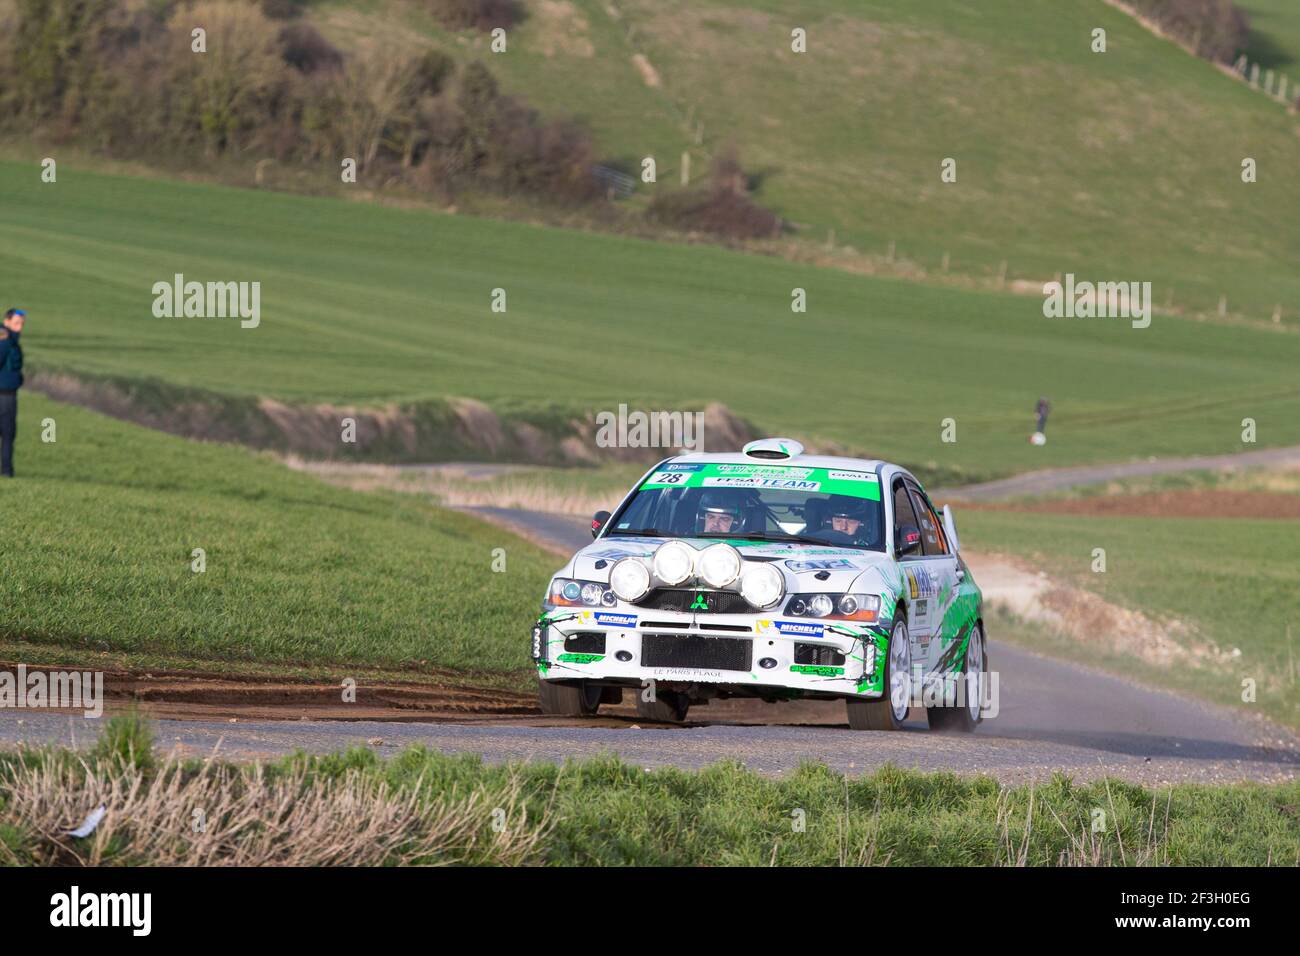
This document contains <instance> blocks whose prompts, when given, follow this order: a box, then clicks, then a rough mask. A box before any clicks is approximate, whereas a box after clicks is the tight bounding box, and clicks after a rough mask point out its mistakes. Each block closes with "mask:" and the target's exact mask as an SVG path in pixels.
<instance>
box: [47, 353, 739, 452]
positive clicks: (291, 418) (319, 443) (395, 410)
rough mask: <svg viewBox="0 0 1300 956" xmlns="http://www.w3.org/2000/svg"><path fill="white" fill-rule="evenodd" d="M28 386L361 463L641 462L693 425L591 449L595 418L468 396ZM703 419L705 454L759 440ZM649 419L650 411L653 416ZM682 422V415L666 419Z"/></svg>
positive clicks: (51, 377)
mask: <svg viewBox="0 0 1300 956" xmlns="http://www.w3.org/2000/svg"><path fill="white" fill-rule="evenodd" d="M28 385H29V387H31V388H32V389H34V390H36V391H38V392H41V393H42V394H44V395H48V396H49V397H50V398H53V399H56V400H58V401H62V402H69V403H71V404H75V405H81V406H83V407H85V408H89V409H91V410H93V411H97V412H101V413H103V414H105V415H111V416H112V417H114V418H120V419H123V420H125V421H129V422H134V423H135V424H137V425H144V426H146V427H148V428H154V429H157V430H159V431H164V432H168V433H170V434H173V435H179V436H182V437H184V438H193V439H198V440H200V441H221V442H233V443H237V444H242V445H248V446H250V447H253V448H259V449H265V450H269V451H277V452H281V453H283V454H288V455H296V456H299V457H301V458H304V459H308V460H326V461H334V460H345V461H346V460H350V461H369V462H439V461H491V462H514V463H520V464H538V465H584V464H594V463H597V462H602V463H603V462H610V461H616V462H617V461H626V462H642V461H644V462H647V463H653V462H654V461H656V460H658V459H659V458H662V457H663V456H664V455H666V454H669V453H671V452H673V451H677V450H680V449H677V448H674V447H672V446H671V445H669V444H667V442H668V441H669V439H670V436H671V438H683V439H684V440H685V441H686V442H687V443H690V442H693V441H694V440H695V438H696V435H695V429H694V427H690V428H686V429H682V428H679V429H677V430H676V431H670V430H665V431H664V432H663V435H662V436H661V438H660V440H659V444H658V445H656V446H655V447H620V446H618V445H613V446H609V445H603V444H600V443H598V436H599V434H600V428H599V426H598V424H597V419H596V414H597V413H596V411H594V410H589V409H573V410H569V411H557V410H554V409H548V410H539V411H538V412H536V413H530V412H511V413H503V412H500V411H497V410H495V409H493V408H491V407H489V406H488V405H486V404H484V403H483V402H480V401H477V400H475V399H470V398H454V397H453V398H445V399H427V400H422V401H417V402H407V403H401V404H397V403H394V404H387V405H382V406H376V407H362V406H355V405H335V404H327V403H317V404H295V403H289V402H282V401H277V400H275V399H271V398H266V397H258V396H239V395H224V394H221V393H217V392H210V391H205V390H203V389H195V388H186V387H182V386H176V385H171V384H168V383H164V382H158V381H146V380H135V379H127V378H115V377H107V376H103V377H94V376H86V375H81V374H75V375H74V374H72V373H69V372H39V373H36V374H33V375H32V376H31V377H30V379H29V381H28ZM698 411H701V412H702V413H703V416H704V417H703V447H704V448H706V449H708V448H739V447H740V446H741V445H743V444H744V443H745V442H747V441H750V440H752V439H754V438H756V437H759V436H758V432H757V431H756V430H755V428H754V427H753V426H752V425H751V424H750V423H749V422H747V421H745V420H744V419H742V418H741V417H740V416H738V415H736V414H735V413H733V412H732V411H731V410H730V409H728V408H727V407H726V406H725V405H722V404H721V403H718V402H714V403H712V404H710V405H707V406H705V407H704V408H703V409H699V410H698ZM656 414H657V413H656ZM671 414H673V415H676V416H678V418H679V419H684V417H685V416H686V415H687V414H688V410H681V411H680V412H674V413H671Z"/></svg>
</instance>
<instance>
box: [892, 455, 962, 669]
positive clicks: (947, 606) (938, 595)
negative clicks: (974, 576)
mask: <svg viewBox="0 0 1300 956" xmlns="http://www.w3.org/2000/svg"><path fill="white" fill-rule="evenodd" d="M905 484H906V485H907V490H908V492H909V494H910V496H911V499H912V507H913V508H914V510H915V513H916V518H917V524H918V527H919V528H920V529H921V558H920V561H919V563H918V566H917V568H916V570H915V572H914V573H915V575H916V578H917V588H916V590H917V591H918V592H919V598H918V599H917V601H918V602H920V601H924V603H925V618H926V624H927V640H926V657H925V661H924V666H925V671H926V673H929V672H930V671H933V670H934V669H935V668H936V667H942V668H943V669H945V670H949V669H951V668H950V667H949V664H950V663H951V662H950V661H949V660H948V659H947V657H945V655H948V656H951V655H950V654H949V651H950V650H951V649H952V644H953V641H954V640H955V639H956V638H957V637H958V635H959V634H960V632H961V627H960V623H961V622H960V620H959V618H960V615H959V614H956V613H954V611H955V609H956V606H957V599H958V597H959V594H960V589H959V587H958V585H959V584H960V581H959V580H958V564H957V554H956V552H955V550H954V549H953V548H952V547H950V546H949V544H948V535H947V534H946V533H945V532H944V530H943V521H942V520H941V519H940V518H939V514H938V512H937V511H935V509H934V505H933V504H931V503H930V499H929V498H928V497H927V496H926V494H925V492H923V491H922V490H921V486H920V485H918V484H916V483H915V482H914V481H912V480H910V479H906V480H905ZM910 584H911V582H910V581H909V586H910Z"/></svg>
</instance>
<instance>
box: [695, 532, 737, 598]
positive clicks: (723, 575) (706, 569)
mask: <svg viewBox="0 0 1300 956" xmlns="http://www.w3.org/2000/svg"><path fill="white" fill-rule="evenodd" d="M740 566H741V560H740V552H739V551H737V550H736V549H735V548H733V547H732V546H731V545H729V544H723V543H721V542H720V543H718V544H715V545H711V546H710V547H707V548H705V549H704V550H703V551H701V552H700V577H702V578H704V582H705V583H706V584H707V585H709V587H712V588H725V587H728V586H729V585H732V584H735V583H736V578H738V577H740Z"/></svg>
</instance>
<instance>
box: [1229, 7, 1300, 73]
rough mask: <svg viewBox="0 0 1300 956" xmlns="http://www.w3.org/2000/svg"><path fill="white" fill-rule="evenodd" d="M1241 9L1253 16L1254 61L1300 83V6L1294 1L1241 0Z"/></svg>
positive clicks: (1250, 50) (1248, 53) (1252, 51)
mask: <svg viewBox="0 0 1300 956" xmlns="http://www.w3.org/2000/svg"><path fill="white" fill-rule="evenodd" d="M1237 6H1239V7H1241V9H1242V10H1244V11H1245V12H1246V15H1247V16H1249V17H1250V34H1251V36H1250V46H1249V48H1248V49H1247V50H1246V55H1247V56H1249V57H1250V59H1251V61H1252V62H1255V63H1258V64H1259V65H1260V66H1261V67H1263V68H1264V69H1274V70H1280V71H1282V72H1283V73H1289V74H1290V76H1291V79H1292V80H1296V81H1300V7H1297V6H1296V4H1295V3H1293V2H1292V0H1238V2H1237Z"/></svg>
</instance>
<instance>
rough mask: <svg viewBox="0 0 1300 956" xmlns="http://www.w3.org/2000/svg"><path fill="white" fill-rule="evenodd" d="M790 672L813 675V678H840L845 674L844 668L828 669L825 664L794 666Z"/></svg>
mask: <svg viewBox="0 0 1300 956" xmlns="http://www.w3.org/2000/svg"><path fill="white" fill-rule="evenodd" d="M790 670H792V671H793V672H794V673H796V674H811V675H812V676H813V677H840V676H841V675H843V673H844V668H843V667H828V666H826V665H824V664H792V665H791V667H790Z"/></svg>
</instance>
